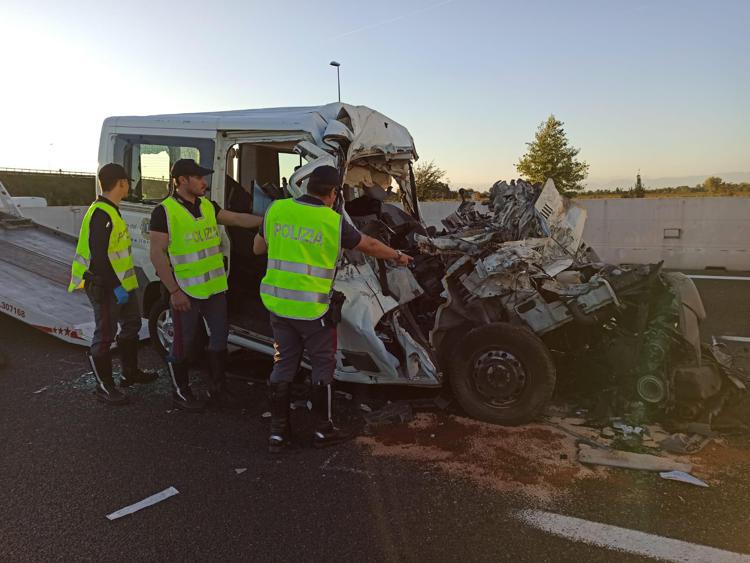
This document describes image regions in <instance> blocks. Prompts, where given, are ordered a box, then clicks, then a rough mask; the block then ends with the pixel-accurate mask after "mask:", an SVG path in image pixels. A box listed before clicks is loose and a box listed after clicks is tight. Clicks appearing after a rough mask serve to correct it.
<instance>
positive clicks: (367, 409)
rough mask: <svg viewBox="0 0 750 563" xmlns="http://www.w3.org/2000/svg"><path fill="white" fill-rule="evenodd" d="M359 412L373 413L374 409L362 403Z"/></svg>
mask: <svg viewBox="0 0 750 563" xmlns="http://www.w3.org/2000/svg"><path fill="white" fill-rule="evenodd" d="M359 410H361V411H362V412H372V407H370V405H366V404H365V403H360V404H359Z"/></svg>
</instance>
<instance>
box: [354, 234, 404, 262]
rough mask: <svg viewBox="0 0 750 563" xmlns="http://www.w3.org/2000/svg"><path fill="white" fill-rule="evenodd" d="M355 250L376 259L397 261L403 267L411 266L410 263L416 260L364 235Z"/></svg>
mask: <svg viewBox="0 0 750 563" xmlns="http://www.w3.org/2000/svg"><path fill="white" fill-rule="evenodd" d="M355 250H359V251H360V252H364V253H365V254H367V255H368V256H374V257H375V258H382V259H384V260H395V261H396V262H398V263H399V264H400V265H401V266H406V265H408V264H409V262H411V261H412V260H414V258H412V257H411V256H409V255H408V254H404V253H403V252H399V251H398V250H395V249H393V248H391V247H390V246H388V245H387V244H383V243H382V242H380V241H379V240H378V239H376V238H373V237H368V236H367V235H362V240H360V241H359V244H358V245H357V246H356V247H355Z"/></svg>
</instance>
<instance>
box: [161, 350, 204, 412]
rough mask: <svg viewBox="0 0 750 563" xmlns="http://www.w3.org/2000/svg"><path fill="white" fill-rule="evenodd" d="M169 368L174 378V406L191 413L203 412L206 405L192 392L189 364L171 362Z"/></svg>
mask: <svg viewBox="0 0 750 563" xmlns="http://www.w3.org/2000/svg"><path fill="white" fill-rule="evenodd" d="M167 367H168V368H169V375H170V377H171V378H172V406H173V407H174V408H176V409H181V410H186V411H190V412H201V411H202V410H203V409H204V408H205V406H206V403H205V401H201V400H199V399H196V398H195V395H193V392H192V391H191V390H190V378H189V376H188V365H187V362H179V363H172V362H169V363H168V364H167Z"/></svg>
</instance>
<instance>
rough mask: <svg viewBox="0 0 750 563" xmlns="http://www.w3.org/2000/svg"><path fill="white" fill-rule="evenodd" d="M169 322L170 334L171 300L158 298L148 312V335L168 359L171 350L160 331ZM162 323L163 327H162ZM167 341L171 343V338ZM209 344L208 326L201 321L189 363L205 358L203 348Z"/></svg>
mask: <svg viewBox="0 0 750 563" xmlns="http://www.w3.org/2000/svg"><path fill="white" fill-rule="evenodd" d="M165 322H166V323H167V332H168V334H171V335H173V331H172V330H171V322H172V321H171V314H170V311H169V302H168V301H166V300H164V299H157V300H156V301H155V302H154V304H153V305H152V306H151V311H150V312H149V314H148V335H149V338H150V339H151V346H153V348H154V350H156V353H157V354H159V356H160V357H161V358H163V359H165V360H166V358H167V355H168V354H169V350H168V349H167V348H165V346H164V343H163V342H162V338H160V334H159V333H160V331H161V330H164V323H165ZM160 323H161V325H162V326H161V328H160V326H159V325H160ZM166 341H167V342H168V343H171V338H167V339H166ZM207 344H208V334H207V333H206V327H205V325H204V324H203V322H201V323H200V326H199V327H198V330H197V331H196V335H195V343H194V344H193V345H192V346H190V350H189V351H188V363H190V364H196V363H199V362H200V361H201V359H202V358H203V356H204V354H203V350H204V348H205V347H206V345H207Z"/></svg>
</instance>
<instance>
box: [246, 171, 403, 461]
mask: <svg viewBox="0 0 750 563" xmlns="http://www.w3.org/2000/svg"><path fill="white" fill-rule="evenodd" d="M338 185H339V173H338V171H337V170H336V169H335V168H334V167H332V166H320V167H318V168H316V169H315V170H313V172H312V174H311V175H310V179H309V180H308V184H307V194H306V195H304V196H302V197H300V198H299V199H282V200H278V201H275V202H274V203H273V204H272V205H271V207H269V209H268V211H267V212H266V216H265V219H264V225H263V228H262V229H261V230H260V231H259V232H258V235H256V237H255V240H254V241H253V250H254V252H255V253H256V254H262V253H264V252H266V251H267V252H268V266H267V271H266V276H265V277H264V278H263V281H262V282H261V287H260V291H261V299H262V300H263V304H264V305H265V306H266V308H267V309H268V310H269V312H270V314H271V328H272V329H273V336H274V341H275V342H274V347H275V349H276V354H275V356H274V366H273V371H272V372H271V380H270V397H271V415H272V417H271V434H270V437H269V442H268V449H269V451H270V452H272V453H275V452H279V451H281V449H282V448H283V446H284V445H285V444H286V443H287V442H288V439H289V393H290V384H291V383H292V380H293V379H294V376H295V374H296V373H297V370H298V369H299V363H300V360H301V358H302V353H303V352H304V351H307V354H308V356H309V358H310V363H311V367H312V383H313V386H312V403H313V411H314V412H315V415H316V417H317V426H316V430H315V434H314V437H313V445H314V446H315V447H324V446H329V445H333V444H336V443H339V442H341V441H342V440H344V439H345V438H346V437H347V436H346V435H345V434H344V433H343V432H341V431H340V430H339V429H337V428H336V427H335V426H334V424H333V421H332V412H331V409H332V396H331V382H332V381H333V374H334V370H335V368H336V327H335V325H334V323H333V322H332V321H333V319H332V315H328V314H327V313H328V312H329V308H330V306H331V295H332V289H333V280H334V277H335V275H336V264H337V262H338V259H339V255H340V253H341V249H342V247H343V248H346V249H357V250H360V251H362V252H364V253H365V254H368V255H370V256H374V257H376V258H382V259H389V260H394V261H396V262H397V263H398V264H399V265H402V266H405V265H407V264H409V262H411V261H412V258H411V257H410V256H407V255H406V254H403V253H401V252H400V251H398V250H394V249H393V248H391V247H389V246H387V245H385V244H383V243H382V242H380V241H379V240H377V239H374V238H372V237H369V236H367V235H363V234H362V233H360V232H359V231H358V230H357V229H356V228H354V227H353V226H352V225H350V224H349V223H348V222H347V221H345V220H343V218H342V216H341V215H339V214H338V213H336V212H335V211H334V210H333V209H331V207H332V205H333V203H334V201H335V200H336V188H337V186H338Z"/></svg>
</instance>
